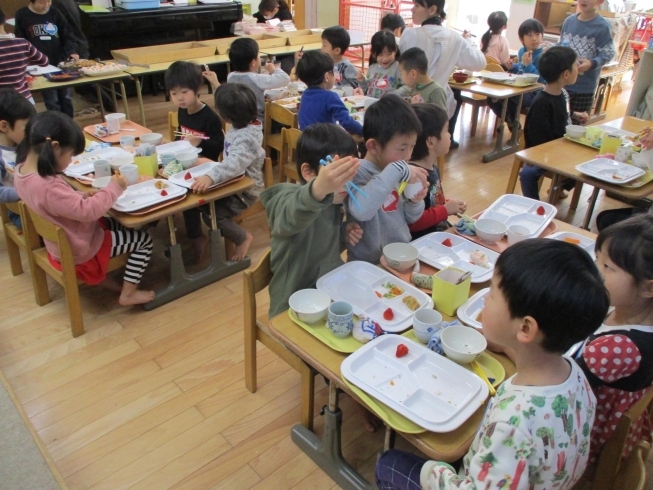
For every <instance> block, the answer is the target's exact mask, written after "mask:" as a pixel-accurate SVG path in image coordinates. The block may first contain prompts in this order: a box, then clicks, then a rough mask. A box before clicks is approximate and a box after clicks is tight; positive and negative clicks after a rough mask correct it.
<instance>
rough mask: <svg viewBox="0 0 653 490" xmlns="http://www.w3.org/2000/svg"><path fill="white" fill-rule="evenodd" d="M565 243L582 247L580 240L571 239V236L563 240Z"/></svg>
mask: <svg viewBox="0 0 653 490" xmlns="http://www.w3.org/2000/svg"><path fill="white" fill-rule="evenodd" d="M562 241H563V242H567V243H573V244H574V245H580V240H579V239H578V238H571V237H569V236H567V237H564V238H563V239H562Z"/></svg>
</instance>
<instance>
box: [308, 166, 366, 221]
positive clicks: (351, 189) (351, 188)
mask: <svg viewBox="0 0 653 490" xmlns="http://www.w3.org/2000/svg"><path fill="white" fill-rule="evenodd" d="M331 162H333V158H331V155H327V157H326V160H325V159H322V160H320V164H321V165H324V166H325V167H326V166H327V165H328V164H329V163H331ZM345 189H346V190H347V194H349V197H351V200H352V201H354V204H355V205H356V207H357V208H358V209H361V205H360V204H359V203H358V200H357V199H356V195H355V194H354V191H356V192H360V193H361V194H362V195H364V196H365V197H370V196H368V195H367V194H366V193H365V191H364V190H363V189H361V188H360V187H358V186H357V185H356V184H354V183H353V182H347V183H346V184H345Z"/></svg>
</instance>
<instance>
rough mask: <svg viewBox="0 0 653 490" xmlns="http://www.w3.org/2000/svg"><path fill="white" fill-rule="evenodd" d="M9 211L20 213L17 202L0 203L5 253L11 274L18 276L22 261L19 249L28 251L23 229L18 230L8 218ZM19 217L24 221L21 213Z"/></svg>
mask: <svg viewBox="0 0 653 490" xmlns="http://www.w3.org/2000/svg"><path fill="white" fill-rule="evenodd" d="M9 211H11V212H12V213H16V214H19V215H20V213H21V210H20V206H19V204H18V203H17V202H12V203H6V204H0V214H1V215H2V229H3V230H4V232H5V241H6V242H7V255H8V256H9V265H10V266H11V275H12V276H18V275H19V274H22V273H23V263H22V262H21V260H20V249H23V250H24V251H25V252H27V251H28V248H27V239H26V238H25V234H24V233H23V230H19V229H18V228H17V227H16V225H14V223H13V222H12V221H11V219H9ZM20 218H21V221H22V222H23V223H24V222H25V220H24V218H23V217H22V215H21V217H20ZM23 226H24V225H23Z"/></svg>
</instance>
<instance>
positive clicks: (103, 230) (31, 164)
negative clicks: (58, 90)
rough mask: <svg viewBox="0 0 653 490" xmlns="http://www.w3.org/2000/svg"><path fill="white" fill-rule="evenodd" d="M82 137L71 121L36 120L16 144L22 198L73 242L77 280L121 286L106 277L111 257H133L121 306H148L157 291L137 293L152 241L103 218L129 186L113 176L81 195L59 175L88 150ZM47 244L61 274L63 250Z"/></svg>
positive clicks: (52, 116)
mask: <svg viewBox="0 0 653 490" xmlns="http://www.w3.org/2000/svg"><path fill="white" fill-rule="evenodd" d="M84 145H85V140H84V135H83V133H82V130H81V129H80V128H79V126H77V125H76V124H75V123H74V122H73V120H72V119H71V118H69V117H68V116H66V115H65V114H63V113H60V112H54V111H48V112H42V113H40V114H37V115H35V116H34V117H32V118H31V119H30V120H29V122H28V123H27V127H26V128H25V138H24V139H23V141H22V142H21V143H20V145H19V146H18V153H17V161H19V162H24V163H20V164H19V165H18V166H17V167H16V172H15V174H14V183H15V185H16V190H17V191H18V194H19V195H20V196H21V198H22V200H23V201H24V202H25V204H27V206H28V207H29V208H30V209H31V210H32V211H34V212H36V213H38V214H39V215H40V216H42V217H43V218H45V219H47V220H48V221H50V222H51V223H53V224H55V225H57V226H60V227H61V228H62V229H63V230H64V232H65V233H66V237H67V238H68V241H69V242H70V248H71V249H72V255H73V260H74V262H75V272H76V273H77V277H78V278H79V279H82V280H83V281H84V282H86V283H87V284H90V285H98V284H99V285H102V286H106V287H108V288H111V289H116V288H119V289H120V286H119V285H118V284H114V283H112V282H111V281H110V280H108V279H107V278H106V271H107V265H108V264H109V259H110V258H111V257H115V256H117V255H121V254H124V253H130V256H129V259H128V260H127V265H126V266H125V275H124V280H123V283H122V288H121V289H120V298H119V300H118V301H119V302H120V304H121V305H123V306H125V305H136V304H142V303H148V302H149V301H152V300H153V299H154V291H143V290H140V289H138V284H139V283H140V281H141V277H142V276H143V272H144V271H145V268H146V267H147V264H148V262H149V261H150V255H151V254H152V238H151V237H150V235H148V234H147V233H145V232H143V231H139V230H133V229H130V228H125V227H123V226H122V225H121V224H119V223H118V222H117V221H115V220H113V219H112V218H103V216H104V215H105V214H106V213H107V211H109V209H111V207H112V206H113V205H114V204H115V202H116V200H117V199H118V198H119V197H120V195H121V194H122V193H123V191H124V190H125V189H126V188H127V182H126V181H125V178H124V177H122V176H114V177H112V179H111V182H110V183H109V185H108V186H106V187H105V188H103V189H101V190H99V191H97V192H95V191H88V192H78V191H76V190H74V189H73V188H72V187H70V186H69V185H68V184H67V183H66V181H64V180H63V179H62V178H61V177H60V176H59V174H60V173H62V172H63V171H64V170H65V168H66V167H67V166H68V165H69V164H70V162H71V159H72V157H73V155H78V154H79V153H82V152H83V151H84ZM44 241H45V247H46V248H47V250H48V258H49V260H50V263H51V264H52V266H53V267H55V268H56V269H59V270H61V263H60V258H59V247H58V246H57V244H56V243H54V242H51V241H49V240H44Z"/></svg>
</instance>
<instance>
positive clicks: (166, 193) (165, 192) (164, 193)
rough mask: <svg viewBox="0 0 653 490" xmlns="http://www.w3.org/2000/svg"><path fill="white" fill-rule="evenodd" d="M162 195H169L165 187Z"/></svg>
mask: <svg viewBox="0 0 653 490" xmlns="http://www.w3.org/2000/svg"><path fill="white" fill-rule="evenodd" d="M161 195H162V196H164V197H165V196H167V195H168V191H166V190H165V189H163V190H162V191H161Z"/></svg>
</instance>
